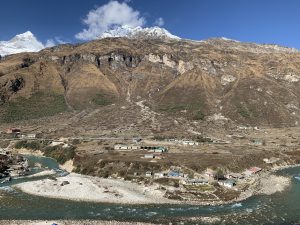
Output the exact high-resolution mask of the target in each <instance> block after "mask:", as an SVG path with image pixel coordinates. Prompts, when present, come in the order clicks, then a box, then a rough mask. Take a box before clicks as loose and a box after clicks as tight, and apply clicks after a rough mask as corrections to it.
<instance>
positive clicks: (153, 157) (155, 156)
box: [144, 154, 157, 159]
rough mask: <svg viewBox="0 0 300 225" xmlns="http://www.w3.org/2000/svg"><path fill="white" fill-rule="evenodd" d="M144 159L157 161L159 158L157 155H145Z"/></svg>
mask: <svg viewBox="0 0 300 225" xmlns="http://www.w3.org/2000/svg"><path fill="white" fill-rule="evenodd" d="M144 158H145V159H155V158H157V155H154V154H145V155H144Z"/></svg>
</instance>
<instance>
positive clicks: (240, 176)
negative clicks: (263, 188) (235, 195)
mask: <svg viewBox="0 0 300 225" xmlns="http://www.w3.org/2000/svg"><path fill="white" fill-rule="evenodd" d="M225 178H227V179H235V180H239V179H244V175H243V174H241V173H229V174H226V175H225Z"/></svg>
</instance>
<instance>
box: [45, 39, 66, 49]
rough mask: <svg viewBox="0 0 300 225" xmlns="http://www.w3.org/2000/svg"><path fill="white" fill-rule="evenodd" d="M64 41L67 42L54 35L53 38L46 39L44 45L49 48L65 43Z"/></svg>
mask: <svg viewBox="0 0 300 225" xmlns="http://www.w3.org/2000/svg"><path fill="white" fill-rule="evenodd" d="M66 43H67V42H66V41H64V40H62V39H61V38H60V37H55V38H51V39H48V40H47V41H46V44H45V47H46V48H49V47H53V46H56V45H61V44H66Z"/></svg>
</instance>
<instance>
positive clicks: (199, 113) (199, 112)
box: [193, 110, 205, 120]
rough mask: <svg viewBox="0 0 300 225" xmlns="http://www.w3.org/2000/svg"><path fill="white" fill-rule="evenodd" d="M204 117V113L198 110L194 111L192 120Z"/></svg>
mask: <svg viewBox="0 0 300 225" xmlns="http://www.w3.org/2000/svg"><path fill="white" fill-rule="evenodd" d="M204 117H205V115H204V113H203V112H202V111H201V110H198V111H196V112H195V113H194V116H193V120H203V119H204Z"/></svg>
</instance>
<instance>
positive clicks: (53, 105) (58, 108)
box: [0, 92, 67, 123]
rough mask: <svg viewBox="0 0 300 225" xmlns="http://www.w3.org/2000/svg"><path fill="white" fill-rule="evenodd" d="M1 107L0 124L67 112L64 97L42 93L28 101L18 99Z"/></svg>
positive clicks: (34, 95) (36, 94)
mask: <svg viewBox="0 0 300 225" xmlns="http://www.w3.org/2000/svg"><path fill="white" fill-rule="evenodd" d="M1 107H2V110H1V113H0V122H7V123H10V122H15V121H18V120H28V119H37V118H41V117H45V116H53V115H55V114H57V113H60V112H64V111H66V110H67V106H66V103H65V100H64V96H63V95H57V94H53V93H42V92H38V93H35V94H33V95H32V96H31V97H30V98H28V99H25V98H21V97H20V98H17V99H16V100H15V101H11V102H7V103H5V104H3V105H2V106H1Z"/></svg>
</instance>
